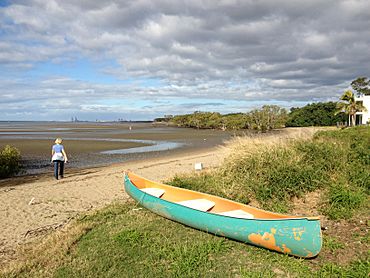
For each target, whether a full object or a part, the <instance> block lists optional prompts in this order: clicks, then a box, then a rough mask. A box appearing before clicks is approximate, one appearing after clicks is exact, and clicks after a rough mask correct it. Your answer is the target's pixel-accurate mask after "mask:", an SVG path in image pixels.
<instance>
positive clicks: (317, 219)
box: [124, 172, 320, 221]
mask: <svg viewBox="0 0 370 278" xmlns="http://www.w3.org/2000/svg"><path fill="white" fill-rule="evenodd" d="M129 173H131V172H125V173H124V179H126V178H127V179H128V180H129V181H130V182H131V184H132V185H133V186H134V187H135V188H137V189H138V190H140V192H142V194H145V196H150V197H153V198H156V199H158V200H161V202H168V203H169V204H173V205H176V206H181V207H185V208H188V209H192V210H196V211H199V212H203V213H211V214H214V215H219V216H223V217H228V218H237V219H242V220H261V221H281V220H303V219H304V220H309V221H320V217H319V216H294V217H284V218H251V219H243V218H238V217H233V216H228V215H220V214H217V213H214V212H212V211H205V212H204V211H201V210H197V209H193V208H190V207H186V206H183V205H181V204H177V203H176V202H172V201H168V200H165V199H162V198H158V197H156V196H153V195H151V194H148V193H146V192H144V191H143V190H141V189H140V188H138V187H137V186H136V185H135V184H134V183H133V182H132V181H131V179H130V177H129ZM134 175H135V176H137V177H139V178H141V179H143V180H147V181H150V180H148V179H146V178H143V177H141V176H139V175H137V174H134ZM157 184H159V185H161V186H165V187H172V186H171V185H167V184H161V183H157ZM179 189H181V190H184V191H188V192H194V193H201V194H202V195H204V196H212V197H214V195H211V194H208V193H203V192H198V191H195V190H191V189H187V188H179ZM217 198H218V199H220V200H225V201H227V202H232V203H237V204H242V205H243V206H246V207H249V208H252V209H258V210H260V211H264V212H269V211H266V210H264V209H260V208H254V207H252V206H250V205H247V204H243V203H239V202H236V201H233V200H230V199H226V198H223V197H218V196H217ZM280 215H283V214H280ZM283 216H284V215H283Z"/></svg>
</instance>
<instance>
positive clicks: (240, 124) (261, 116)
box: [170, 105, 287, 131]
mask: <svg viewBox="0 0 370 278" xmlns="http://www.w3.org/2000/svg"><path fill="white" fill-rule="evenodd" d="M286 119H287V111H286V110H285V109H284V108H281V107H279V106H277V105H264V106H262V108H259V109H254V110H252V111H250V112H248V113H233V114H226V115H221V114H220V113H216V112H200V111H197V112H194V113H192V114H186V115H177V116H174V117H172V118H171V119H170V122H171V123H172V124H174V125H177V126H179V127H190V128H197V129H221V130H239V129H253V130H258V131H268V130H272V129H276V128H282V127H284V125H285V122H286Z"/></svg>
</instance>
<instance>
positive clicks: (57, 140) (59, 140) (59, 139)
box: [55, 138, 63, 144]
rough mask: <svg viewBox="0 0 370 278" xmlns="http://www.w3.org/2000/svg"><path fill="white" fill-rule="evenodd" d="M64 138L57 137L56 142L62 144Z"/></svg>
mask: <svg viewBox="0 0 370 278" xmlns="http://www.w3.org/2000/svg"><path fill="white" fill-rule="evenodd" d="M62 141H63V140H62V138H57V139H55V144H61V143H62Z"/></svg>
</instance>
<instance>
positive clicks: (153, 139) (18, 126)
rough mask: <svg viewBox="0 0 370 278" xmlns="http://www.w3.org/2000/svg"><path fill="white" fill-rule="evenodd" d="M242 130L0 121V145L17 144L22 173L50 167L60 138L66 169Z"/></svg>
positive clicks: (198, 143)
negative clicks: (66, 161)
mask: <svg viewBox="0 0 370 278" xmlns="http://www.w3.org/2000/svg"><path fill="white" fill-rule="evenodd" d="M240 134H242V133H241V132H230V131H226V132H225V131H220V130H196V129H188V128H177V127H169V126H166V125H154V124H152V123H147V122H145V123H140V122H122V123H121V122H109V123H108V122H105V123H96V122H0V149H2V148H3V147H4V146H5V145H11V146H14V147H16V148H17V149H18V150H19V151H20V152H21V155H22V164H23V167H24V171H23V174H35V173H42V172H46V171H50V167H51V166H50V158H51V147H52V145H53V144H54V140H55V138H58V137H60V138H63V143H62V144H63V145H64V147H65V149H66V151H67V154H68V159H69V164H68V166H67V167H69V168H87V167H96V166H104V165H109V164H112V163H119V162H125V161H130V160H142V159H148V158H154V157H159V156H163V155H170V154H176V153H180V152H189V151H196V150H200V149H207V148H212V147H214V146H217V145H222V144H223V143H224V142H225V141H227V140H229V139H230V138H231V137H233V136H237V135H240Z"/></svg>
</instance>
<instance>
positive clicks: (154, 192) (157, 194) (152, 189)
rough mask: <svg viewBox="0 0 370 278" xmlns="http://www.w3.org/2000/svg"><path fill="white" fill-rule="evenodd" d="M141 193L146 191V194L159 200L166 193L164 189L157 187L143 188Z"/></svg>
mask: <svg viewBox="0 0 370 278" xmlns="http://www.w3.org/2000/svg"><path fill="white" fill-rule="evenodd" d="M141 191H144V192H145V193H148V194H149V195H152V196H154V197H157V198H161V197H162V195H163V194H164V192H166V191H165V190H164V189H161V188H155V187H148V188H143V189H141Z"/></svg>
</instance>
